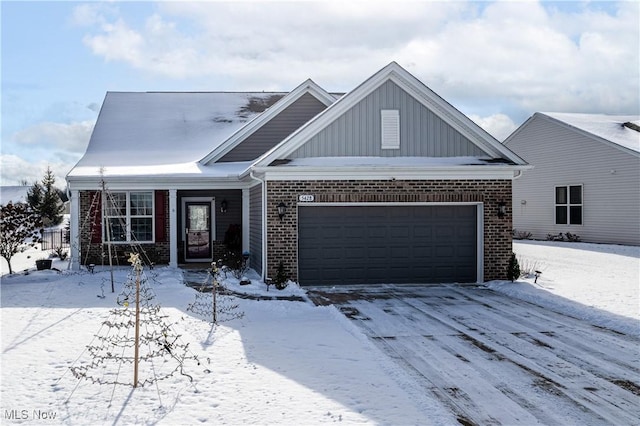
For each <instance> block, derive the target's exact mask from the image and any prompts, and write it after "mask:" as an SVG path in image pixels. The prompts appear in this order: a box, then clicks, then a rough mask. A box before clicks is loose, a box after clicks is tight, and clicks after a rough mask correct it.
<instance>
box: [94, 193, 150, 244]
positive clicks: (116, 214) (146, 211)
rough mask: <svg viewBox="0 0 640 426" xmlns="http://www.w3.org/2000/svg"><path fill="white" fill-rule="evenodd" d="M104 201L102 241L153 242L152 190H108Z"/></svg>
mask: <svg viewBox="0 0 640 426" xmlns="http://www.w3.org/2000/svg"><path fill="white" fill-rule="evenodd" d="M104 203H105V205H104V217H105V225H106V226H105V230H104V235H103V240H104V241H109V242H122V243H130V242H153V192H151V191H128V192H110V193H108V194H107V196H106V197H105V200H104Z"/></svg>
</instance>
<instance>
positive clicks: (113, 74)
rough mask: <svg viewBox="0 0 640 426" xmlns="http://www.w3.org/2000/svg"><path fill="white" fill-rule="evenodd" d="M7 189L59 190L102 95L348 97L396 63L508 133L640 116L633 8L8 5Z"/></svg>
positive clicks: (4, 34) (636, 9)
mask: <svg viewBox="0 0 640 426" xmlns="http://www.w3.org/2000/svg"><path fill="white" fill-rule="evenodd" d="M0 15H1V17H0V19H1V47H2V49H1V51H2V54H1V55H2V57H1V80H2V85H1V94H2V96H1V105H0V108H1V126H2V131H1V138H2V139H1V152H0V155H1V157H0V168H1V170H0V184H1V185H19V184H20V183H21V182H22V181H26V182H28V183H32V182H35V181H36V180H41V179H42V176H43V175H44V172H45V170H46V168H47V167H51V169H52V170H53V171H54V173H55V175H56V177H57V182H56V184H57V185H58V186H60V187H64V184H65V183H64V176H65V175H66V174H67V173H68V172H69V170H70V169H71V168H72V167H73V165H74V164H75V163H76V162H77V161H78V160H79V159H80V158H81V156H82V154H83V153H84V151H85V149H86V146H87V144H88V141H89V138H90V135H91V130H92V128H93V125H94V123H95V121H96V119H97V117H98V113H99V110H100V106H101V104H102V101H103V99H104V96H105V94H106V92H107V91H135V92H144V91H261V90H266V91H268V90H276V91H288V90H291V89H293V88H295V87H296V86H298V85H299V84H300V83H302V82H303V81H304V80H306V79H307V78H311V79H313V80H314V81H315V82H316V83H318V84H319V85H320V86H322V87H323V88H325V89H326V90H328V91H331V92H348V91H350V90H352V89H354V88H355V87H356V86H357V85H358V84H360V83H361V82H362V81H364V80H365V79H366V78H368V77H370V76H371V75H372V74H374V73H375V72H377V71H378V70H379V69H381V68H382V67H384V66H385V65H387V64H388V63H389V62H391V61H396V62H398V63H399V64H400V65H401V66H403V67H404V68H406V69H407V70H408V71H409V72H411V73H412V74H413V75H415V76H416V77H417V78H418V79H420V80H421V81H422V82H423V83H425V84H426V85H427V86H428V87H429V88H431V89H432V90H434V91H435V92H436V93H438V94H439V95H440V96H442V97H443V98H444V99H445V100H447V101H448V102H449V103H451V104H452V105H453V106H455V107H456V108H458V109H459V110H460V111H462V112H463V113H464V114H466V115H468V116H469V117H470V118H471V119H473V120H474V121H475V122H476V123H478V124H479V125H480V126H482V127H483V128H485V129H486V130H487V131H489V133H491V134H492V135H493V136H495V137H496V138H497V139H498V140H503V139H504V138H505V137H506V136H508V135H509V134H510V133H511V132H512V131H513V130H515V129H516V128H517V127H518V126H519V125H521V124H522V123H523V122H524V121H525V120H526V119H527V118H528V117H530V116H531V115H532V114H533V113H534V112H536V111H545V112H580V113H602V114H640V53H639V52H640V3H639V2H631V1H622V2H613V1H588V2H587V1H560V2H536V1H518V2H513V1H511V2H507V1H497V2H477V1H449V2H443V1H395V2H391V1H386V2H382V1H348V0H341V1H336V0H326V1H322V2H310V1H296V2H293V1H288V2H274V1H265V0H263V1H234V2H218V1H215V2H214V1H200V2H152V1H144V2H124V1H109V2H97V1H96V2H70V1H58V2H54V1H45V2H33V1H15V2H12V1H4V0H1V2H0Z"/></svg>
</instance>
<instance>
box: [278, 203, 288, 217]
mask: <svg viewBox="0 0 640 426" xmlns="http://www.w3.org/2000/svg"><path fill="white" fill-rule="evenodd" d="M277 209H278V217H279V218H280V222H282V219H283V218H284V215H285V214H286V213H287V205H286V204H285V203H283V202H282V201H280V204H278V205H277Z"/></svg>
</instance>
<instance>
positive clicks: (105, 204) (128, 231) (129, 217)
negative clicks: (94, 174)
mask: <svg viewBox="0 0 640 426" xmlns="http://www.w3.org/2000/svg"><path fill="white" fill-rule="evenodd" d="M132 193H135V194H140V193H143V194H150V195H151V214H144V215H140V214H136V215H134V214H132V213H131V194H132ZM115 194H125V214H124V215H118V214H116V215H109V214H108V213H109V212H108V209H107V208H108V207H109V206H110V205H111V202H112V201H111V197H113V195H115ZM102 218H103V221H102V225H103V226H102V241H103V242H105V243H110V244H131V243H154V242H155V239H156V235H155V233H156V223H155V222H156V206H155V193H154V191H144V190H140V191H136V190H133V191H112V192H110V193H107V194H105V197H104V199H103V202H102ZM117 218H121V220H124V222H125V226H124V228H125V233H126V237H125V239H124V240H114V239H113V236H109V238H107V229H108V226H109V225H108V224H109V219H117ZM137 218H150V219H151V240H137V239H133V238H132V226H131V224H132V219H137Z"/></svg>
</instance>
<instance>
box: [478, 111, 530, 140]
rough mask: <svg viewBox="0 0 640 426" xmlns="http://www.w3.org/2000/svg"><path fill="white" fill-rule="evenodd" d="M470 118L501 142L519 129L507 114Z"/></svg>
mask: <svg viewBox="0 0 640 426" xmlns="http://www.w3.org/2000/svg"><path fill="white" fill-rule="evenodd" d="M469 118H470V119H471V120H473V121H474V122H475V123H476V124H477V125H478V126H480V127H482V128H483V129H484V130H486V131H487V132H488V133H489V134H490V135H491V136H493V137H494V138H496V139H497V140H499V141H500V142H502V141H503V140H505V139H506V138H507V136H509V135H510V134H511V133H513V131H514V130H515V129H516V128H517V127H518V126H517V125H516V124H515V123H514V122H513V120H512V119H511V118H509V117H508V116H507V115H505V114H494V115H490V116H488V117H480V116H478V115H475V114H472V115H470V116H469Z"/></svg>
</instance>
